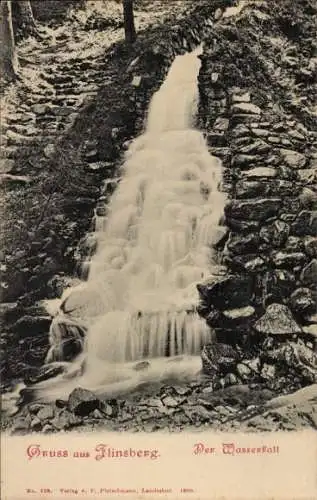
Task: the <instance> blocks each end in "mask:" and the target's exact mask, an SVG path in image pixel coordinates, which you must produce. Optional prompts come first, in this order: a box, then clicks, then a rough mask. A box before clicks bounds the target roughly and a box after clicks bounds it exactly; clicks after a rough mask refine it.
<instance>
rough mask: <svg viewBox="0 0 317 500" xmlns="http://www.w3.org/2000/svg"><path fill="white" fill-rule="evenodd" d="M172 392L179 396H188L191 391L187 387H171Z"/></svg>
mask: <svg viewBox="0 0 317 500" xmlns="http://www.w3.org/2000/svg"><path fill="white" fill-rule="evenodd" d="M173 390H174V391H175V392H176V394H178V395H179V396H186V394H190V392H191V390H190V388H189V387H183V386H180V385H173Z"/></svg>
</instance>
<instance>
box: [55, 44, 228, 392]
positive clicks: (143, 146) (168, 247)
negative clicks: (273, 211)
mask: <svg viewBox="0 0 317 500" xmlns="http://www.w3.org/2000/svg"><path fill="white" fill-rule="evenodd" d="M199 53H200V49H198V50H196V51H194V52H192V53H189V54H186V55H183V56H178V57H176V59H175V61H174V62H173V64H172V66H171V68H170V71H169V73H168V76H167V78H166V80H165V82H164V83H163V85H162V86H161V88H160V89H159V91H158V92H157V93H156V94H155V95H154V97H153V99H152V102H151V105H150V109H149V114H148V123H147V129H146V131H145V133H144V134H143V135H141V136H140V137H139V138H137V139H136V140H135V141H134V142H133V143H132V144H131V146H130V148H129V150H128V152H127V154H126V159H125V163H124V165H123V178H122V181H121V182H120V184H119V186H118V188H117V190H116V191H115V193H114V195H113V197H112V200H111V202H110V206H109V211H108V214H107V216H106V218H99V219H98V220H97V234H96V236H97V240H98V248H97V252H96V254H95V256H94V257H93V259H92V262H91V269H90V274H89V278H88V282H87V283H86V284H85V285H84V286H83V287H79V288H77V289H74V291H73V292H72V293H70V295H69V297H68V298H67V299H66V301H67V306H68V309H72V310H73V311H75V313H77V316H80V318H81V320H83V321H85V322H86V325H89V327H88V332H87V335H86V340H85V347H84V354H83V355H82V356H81V358H80V359H82V358H83V356H84V357H85V363H84V373H83V375H81V378H80V380H79V379H78V378H77V379H76V384H75V385H82V386H85V387H88V388H93V389H95V390H96V388H98V387H99V388H100V387H101V386H102V385H103V386H105V384H108V383H111V382H115V381H116V382H119V381H120V380H122V379H128V380H131V373H132V369H131V366H132V364H133V363H132V364H131V362H135V361H137V360H144V359H150V366H151V369H149V370H145V371H146V373H147V377H148V378H150V377H151V376H152V377H154V378H155V377H158V376H161V374H162V372H164V373H169V372H171V373H172V372H173V370H174V368H173V366H176V365H177V366H180V364H179V363H171V361H172V359H171V357H173V356H177V355H183V358H182V360H183V364H182V368H181V369H180V370H179V371H180V372H181V373H184V372H188V371H189V372H190V371H195V372H197V371H198V370H199V368H200V362H199V361H197V360H199V357H198V356H197V355H198V354H199V352H200V349H201V347H202V345H203V344H204V343H206V342H208V341H210V339H211V332H210V330H209V328H208V327H207V326H206V324H205V322H204V321H203V320H202V319H200V317H199V316H198V314H197V312H196V311H195V307H196V306H197V303H198V292H197V290H196V284H197V283H198V282H200V281H201V280H203V279H204V278H206V277H208V276H210V275H211V274H212V273H213V269H215V268H216V263H215V262H214V260H213V255H212V250H211V249H212V244H213V242H214V241H215V239H217V238H218V237H219V231H220V232H221V231H222V229H223V228H221V227H219V220H220V217H221V215H222V213H223V208H224V203H225V195H224V194H223V193H221V192H220V191H219V183H220V181H221V162H220V161H219V160H218V159H217V158H215V157H212V156H211V155H210V154H209V152H208V149H207V146H206V144H205V140H204V138H203V135H202V134H201V133H200V132H199V131H197V130H195V129H193V118H194V117H195V112H196V108H197V97H198V86H197V76H198V72H199V68H200V59H199V58H198V57H197V56H198V55H199ZM63 322H64V323H65V317H63V315H59V316H57V317H56V319H55V320H54V322H53V327H52V329H53V332H54V335H53V337H54V342H55V344H56V343H57V344H58V342H59V341H62V338H60V339H59V338H58V337H59V334H58V332H59V328H58V325H59V323H63ZM64 334H65V332H61V337H62V336H63V335H64ZM55 347H56V346H55ZM53 348H54V346H53ZM192 355H196V357H195V360H196V361H195V363H192V364H191V362H190V359H194V358H193V357H191V356H192ZM164 357H165V361H164V363H163V365H164V367H163V368H162V366H163V365H162V363H161V362H160V363H159V362H158V360H162V358H164ZM167 357H168V358H169V359H167ZM168 361H169V363H168ZM134 365H135V363H134ZM158 366H160V368H158ZM189 366H192V368H189ZM153 367H154V368H153ZM155 367H156V368H155ZM151 370H152V372H151ZM133 373H136V372H135V370H134V372H133ZM150 374H151V375H150ZM69 377H70V375H68V377H66V378H69ZM64 378H65V377H64ZM131 385H133V384H131ZM48 387H50V384H49V385H48ZM67 387H68V389H69V386H67Z"/></svg>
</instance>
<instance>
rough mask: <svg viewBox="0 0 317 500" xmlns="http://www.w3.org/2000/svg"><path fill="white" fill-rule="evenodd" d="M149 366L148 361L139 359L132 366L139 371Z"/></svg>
mask: <svg viewBox="0 0 317 500" xmlns="http://www.w3.org/2000/svg"><path fill="white" fill-rule="evenodd" d="M149 367H150V363H149V361H140V362H139V363H137V364H136V365H135V366H134V367H133V369H134V370H136V371H141V370H146V369H147V368H149Z"/></svg>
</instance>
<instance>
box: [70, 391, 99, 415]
mask: <svg viewBox="0 0 317 500" xmlns="http://www.w3.org/2000/svg"><path fill="white" fill-rule="evenodd" d="M67 406H68V409H69V411H71V412H72V413H74V414H75V415H80V416H86V415H89V413H91V412H92V411H94V410H98V409H100V408H101V407H102V403H101V401H100V399H98V397H97V396H96V395H95V394H94V393H93V392H91V391H88V390H87V389H82V388H81V387H78V388H77V389H74V390H73V391H72V393H71V394H70V396H69V398H68V403H67Z"/></svg>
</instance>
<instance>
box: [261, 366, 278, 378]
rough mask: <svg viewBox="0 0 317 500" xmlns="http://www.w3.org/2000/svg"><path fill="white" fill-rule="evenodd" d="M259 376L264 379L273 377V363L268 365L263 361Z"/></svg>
mask: <svg viewBox="0 0 317 500" xmlns="http://www.w3.org/2000/svg"><path fill="white" fill-rule="evenodd" d="M261 377H263V378H264V379H265V380H272V379H274V378H275V377H276V367H275V365H269V364H267V363H264V364H263V367H262V370H261Z"/></svg>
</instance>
